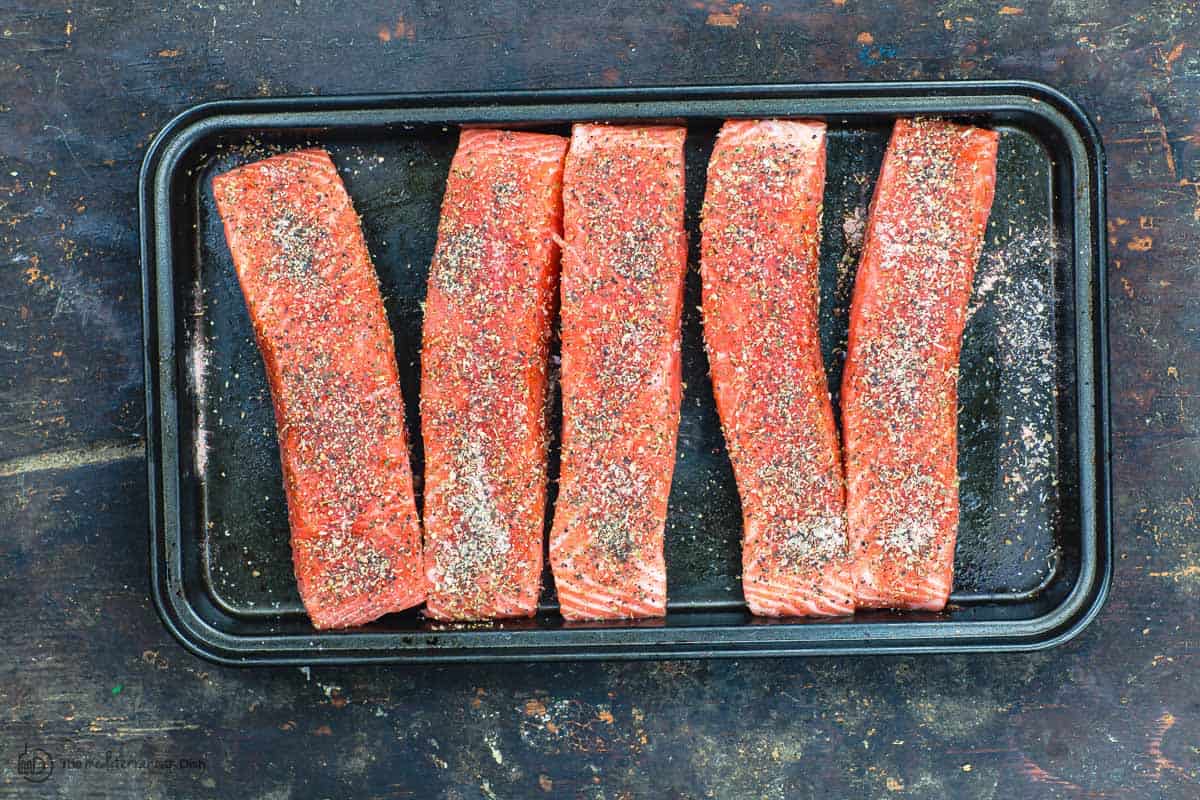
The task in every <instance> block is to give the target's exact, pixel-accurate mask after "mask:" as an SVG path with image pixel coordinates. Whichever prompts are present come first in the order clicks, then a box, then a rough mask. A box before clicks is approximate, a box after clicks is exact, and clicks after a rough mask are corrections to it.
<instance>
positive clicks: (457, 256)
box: [421, 130, 568, 620]
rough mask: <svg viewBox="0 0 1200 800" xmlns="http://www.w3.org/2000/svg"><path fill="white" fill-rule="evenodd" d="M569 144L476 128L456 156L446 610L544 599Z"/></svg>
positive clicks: (434, 495)
mask: <svg viewBox="0 0 1200 800" xmlns="http://www.w3.org/2000/svg"><path fill="white" fill-rule="evenodd" d="M567 141H568V140H567V139H566V138H565V137H562V136H549V135H546V134H540V133H513V132H509V131H497V130H464V131H463V132H462V134H461V136H460V138H459V142H458V150H457V152H456V153H455V154H454V160H453V161H452V162H451V164H450V176H449V179H448V180H447V183H446V194H445V196H444V199H443V200H442V217H441V223H440V225H439V228H438V244H437V249H436V251H435V252H434V256H433V264H432V266H431V267H430V272H429V291H428V293H427V295H426V300H425V320H424V332H423V342H422V347H421V430H422V437H423V439H424V443H425V570H426V575H427V577H428V580H429V599H428V601H427V604H426V614H427V615H428V616H431V617H433V618H435V619H442V620H480V619H498V618H506V617H523V616H531V615H532V614H533V613H534V612H535V611H536V610H537V602H538V594H539V592H540V589H541V574H542V545H543V542H542V530H543V526H544V520H545V510H546V446H547V439H546V375H547V358H548V355H549V346H550V325H551V321H552V317H553V314H554V306H555V302H556V292H557V288H558V266H559V248H558V244H557V242H556V240H557V239H558V238H559V237H560V236H561V234H562V170H563V157H564V156H565V155H566V151H567Z"/></svg>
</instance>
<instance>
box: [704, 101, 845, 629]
mask: <svg viewBox="0 0 1200 800" xmlns="http://www.w3.org/2000/svg"><path fill="white" fill-rule="evenodd" d="M824 187H825V125H824V124H823V123H820V122H805V121H798V120H738V121H730V122H726V123H725V124H724V125H723V126H722V128H721V132H720V133H719V134H718V136H717V141H716V145H715V147H714V148H713V153H712V158H711V160H710V161H709V163H708V188H707V190H706V193H705V196H704V215H703V221H702V223H701V232H702V243H701V268H700V269H701V276H702V280H703V283H702V286H703V307H702V308H703V311H704V339H705V344H706V345H707V349H708V357H709V365H710V368H711V371H712V381H713V392H714V394H715V395H716V400H717V412H718V413H719V415H720V417H721V427H722V429H723V431H724V433H725V441H726V444H727V446H728V448H729V456H730V460H731V461H732V463H733V470H734V475H735V477H736V479H737V485H738V493H739V494H740V495H741V499H742V515H743V534H742V588H743V590H744V592H745V595H746V602H747V604H748V605H749V606H750V610H751V611H752V612H753V613H755V614H759V615H763V616H772V617H780V616H838V615H845V614H851V613H853V611H854V593H853V587H852V584H851V580H850V569H849V567H850V559H849V557H848V550H847V541H846V517H845V511H846V509H845V488H844V484H843V478H842V461H841V455H840V453H839V452H838V434H837V427H836V424H835V422H834V419H833V407H832V404H831V403H830V400H829V388H828V385H827V383H826V378H825V365H824V362H823V361H822V359H821V342H820V335H819V333H818V328H817V311H818V306H819V289H818V270H819V266H820V262H819V255H818V249H819V246H820V238H821V201H822V193H823V191H824Z"/></svg>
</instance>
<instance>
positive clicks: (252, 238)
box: [213, 149, 425, 628]
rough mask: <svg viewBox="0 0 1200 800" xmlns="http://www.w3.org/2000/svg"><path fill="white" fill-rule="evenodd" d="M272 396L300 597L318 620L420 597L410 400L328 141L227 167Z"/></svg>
mask: <svg viewBox="0 0 1200 800" xmlns="http://www.w3.org/2000/svg"><path fill="white" fill-rule="evenodd" d="M213 193H214V195H215V197H216V202H217V209H218V211H219V213H220V215H221V219H222V220H223V222H224V225H225V236H226V239H227V240H228V242H229V249H230V251H231V253H232V255H233V263H234V267H235V268H236V270H237V276H238V281H239V282H240V284H241V287H242V294H243V295H244V297H245V300H246V306H247V308H248V310H249V312H250V320H251V323H252V324H253V327H254V335H255V337H256V339H257V341H258V346H259V349H260V350H261V351H262V356H263V362H264V364H265V366H266V372H267V380H268V383H269V385H270V388H271V398H272V401H273V403H274V409H275V422H276V427H277V434H278V438H279V452H280V456H281V460H282V462H283V482H284V489H285V491H286V495H287V507H288V520H289V522H290V526H291V536H292V554H293V559H294V566H295V570H296V581H297V583H298V584H299V588H300V598H301V600H303V602H304V607H305V609H306V610H307V612H308V615H309V617H310V618H311V619H312V622H313V625H314V626H316V627H317V628H341V627H349V626H353V625H360V624H363V623H366V622H369V621H371V620H373V619H376V618H377V617H379V616H381V615H383V614H387V613H389V612H392V611H400V610H402V609H406V608H409V607H411V606H415V605H417V604H419V603H420V602H422V601H423V600H424V599H425V581H424V575H423V572H422V569H421V564H422V561H421V530H420V526H419V523H418V521H417V513H416V508H415V505H414V503H413V486H412V472H411V470H410V466H409V455H408V446H407V442H406V434H405V428H404V403H403V400H402V398H401V395H400V383H399V374H398V372H397V369H396V357H395V352H394V349H393V343H392V332H391V329H390V328H389V327H388V322H387V317H386V316H385V314H384V309H383V301H382V298H381V297H380V294H379V282H378V278H377V277H376V275H375V270H374V268H373V267H372V264H371V257H370V254H369V253H368V251H367V245H366V242H365V241H364V240H363V235H362V231H361V229H360V228H359V221H358V216H357V215H356V214H355V213H354V208H353V206H352V204H351V201H350V197H349V195H348V194H347V193H346V190H345V188H344V187H343V185H342V181H341V178H340V177H339V176H338V172H337V169H336V168H335V167H334V165H333V162H332V161H331V160H330V158H329V154H328V153H326V152H325V151H324V150H318V149H310V150H298V151H295V152H290V153H285V154H283V155H278V156H274V157H272V158H268V159H265V160H263V161H259V162H256V163H254V164H250V165H247V166H244V167H239V168H238V169H234V170H232V171H229V172H226V173H224V174H222V175H218V176H216V177H215V178H214V179H213Z"/></svg>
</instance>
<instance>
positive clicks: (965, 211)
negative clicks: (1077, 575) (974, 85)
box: [842, 119, 999, 611]
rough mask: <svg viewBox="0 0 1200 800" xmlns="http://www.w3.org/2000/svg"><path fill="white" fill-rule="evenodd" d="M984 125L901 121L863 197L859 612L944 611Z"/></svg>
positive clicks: (856, 533)
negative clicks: (871, 192)
mask: <svg viewBox="0 0 1200 800" xmlns="http://www.w3.org/2000/svg"><path fill="white" fill-rule="evenodd" d="M998 141H999V137H998V135H997V134H996V133H995V132H994V131H989V130H982V129H979V128H971V127H966V126H962V125H955V124H952V123H949V122H944V121H940V120H934V119H917V120H904V119H902V120H898V121H897V122H896V125H895V128H894V130H893V132H892V138H891V142H890V143H889V144H888V149H887V153H886V155H885V156H884V160H883V167H882V169H881V171H880V174H879V182H878V184H877V185H876V187H875V196H874V199H873V200H872V202H871V211H870V216H869V218H868V222H867V231H866V239H865V242H864V246H863V254H862V260H861V262H860V264H859V268H858V275H857V278H856V280H855V287H854V297H853V300H852V303H851V308H850V339H849V345H848V353H847V358H846V370H845V373H844V376H843V383H842V426H843V432H844V435H845V448H846V491H847V497H846V509H847V522H848V526H849V533H850V542H851V547H852V549H853V552H854V553H855V561H854V567H853V571H854V582H855V597H856V603H857V605H858V606H859V607H860V608H897V609H923V610H930V611H937V610H940V609H942V608H943V607H944V606H945V604H946V601H947V599H948V598H949V595H950V588H951V584H952V578H953V570H954V543H955V538H956V536H957V532H958V474H957V460H958V443H957V411H958V408H957V406H958V388H957V382H958V356H959V351H960V349H961V346H962V333H963V326H964V325H965V322H966V312H967V303H968V301H969V300H970V295H971V283H972V277H973V274H974V271H975V264H976V262H977V261H978V260H979V251H980V249H981V248H982V246H983V236H984V229H985V228H986V227H987V220H988V214H989V212H990V210H991V205H992V196H993V194H994V191H995V183H996V150H997V145H998Z"/></svg>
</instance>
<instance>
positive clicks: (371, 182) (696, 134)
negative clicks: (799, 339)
mask: <svg viewBox="0 0 1200 800" xmlns="http://www.w3.org/2000/svg"><path fill="white" fill-rule="evenodd" d="M916 114H932V115H941V116H948V117H952V118H955V119H961V120H965V121H971V122H974V123H977V124H981V125H987V126H992V127H995V128H997V129H999V130H1000V131H1001V133H1002V136H1001V146H1000V156H999V170H998V180H997V192H996V200H995V205H994V207H993V211H992V217H991V221H990V224H989V228H988V233H987V239H986V245H985V248H984V252H983V255H982V257H981V261H980V266H979V269H978V277H977V279H976V287H975V297H974V298H973V300H972V304H973V305H972V316H971V319H970V322H969V324H968V326H967V332H966V335H965V338H964V350H963V357H962V367H961V378H960V395H961V397H960V413H959V439H960V450H961V453H960V459H959V471H960V475H961V478H962V484H961V487H960V498H961V507H962V519H961V523H960V532H959V545H958V550H957V555H956V568H955V591H954V594H953V595H952V599H951V604H950V606H949V607H948V608H947V610H946V611H945V612H943V613H940V614H932V613H893V612H871V613H863V614H859V615H857V616H855V617H853V618H849V619H840V620H767V619H761V618H755V617H752V616H751V615H750V614H749V613H748V612H747V610H746V606H745V604H744V602H743V599H742V596H741V589H740V585H739V577H738V576H739V571H740V570H739V540H740V535H741V531H740V527H741V526H740V508H739V504H738V499H737V491H736V487H735V485H734V483H733V476H732V472H731V469H730V466H729V461H728V457H727V455H726V452H725V449H724V444H723V441H722V437H721V433H720V428H719V425H718V422H717V418H716V414H715V409H714V404H713V400H712V387H711V385H710V383H709V380H708V375H707V372H708V368H707V363H706V360H705V356H704V352H703V347H702V344H701V335H700V320H699V313H698V311H697V309H696V306H697V305H698V303H699V279H698V274H697V273H696V270H695V265H696V261H697V249H698V227H697V222H698V213H699V205H700V201H701V199H702V195H703V190H704V170H705V165H706V162H707V156H708V153H709V151H710V149H711V146H712V140H713V136H714V134H715V131H716V129H717V127H718V126H719V124H720V122H721V120H722V119H725V118H730V117H762V116H791V117H809V118H818V119H822V120H825V121H826V123H827V124H828V127H829V146H828V178H827V185H826V190H825V206H824V209H825V211H824V228H823V241H822V246H821V250H822V274H821V289H822V291H821V303H822V331H821V334H822V342H823V346H824V350H825V357H826V364H827V368H828V370H829V374H830V385H831V387H833V388H834V390H835V394H836V388H837V386H838V383H839V380H840V372H841V360H842V358H843V356H844V345H845V335H846V326H847V308H848V304H849V296H850V288H851V287H852V285H853V278H854V270H855V267H856V265H857V252H858V246H859V241H860V238H861V228H862V222H863V220H864V216H863V215H864V213H865V209H866V207H867V204H868V202H869V200H870V197H871V192H872V189H873V186H874V181H875V176H876V172H877V171H878V167H879V163H880V160H881V158H882V154H883V150H884V146H885V144H886V141H887V136H888V133H889V130H890V126H891V123H892V121H893V120H894V119H895V118H896V117H898V116H908V115H916ZM579 120H606V121H649V120H654V121H661V120H671V121H675V122H677V123H684V124H686V125H687V126H688V130H689V134H688V139H687V149H686V153H687V164H686V166H687V192H688V197H687V200H688V203H687V209H688V215H687V225H688V230H689V235H690V237H691V253H690V262H691V266H692V269H691V270H690V272H689V275H688V283H687V312H686V314H685V319H684V332H683V343H684V352H683V361H684V380H685V381H686V389H685V392H684V402H683V411H682V420H681V424H680V435H679V451H678V458H677V466H676V472H675V480H674V485H673V490H672V494H671V503H670V513H669V519H668V530H667V543H666V551H667V564H668V574H669V578H668V581H669V583H668V595H669V602H668V613H667V616H666V618H665V619H664V620H659V621H653V622H627V623H591V624H566V623H564V622H563V620H562V618H561V617H560V616H559V614H558V613H557V610H556V609H557V607H556V604H555V601H554V591H553V581H552V580H551V577H550V576H549V574H547V576H546V581H545V583H546V589H545V592H544V596H543V602H542V604H541V609H540V611H539V613H538V614H537V616H536V617H535V618H534V619H531V620H524V621H513V622H505V623H493V624H476V625H467V626H454V625H446V624H442V623H435V622H432V621H430V620H426V619H424V618H423V617H422V616H421V614H420V612H419V611H418V610H413V611H409V612H405V613H400V614H393V615H389V616H387V617H385V618H384V619H382V620H379V621H378V622H376V623H373V624H371V625H367V626H365V627H363V628H359V629H355V630H351V631H337V632H319V631H316V630H314V629H313V628H312V626H311V625H310V624H309V622H308V620H307V618H306V617H305V615H304V613H303V610H302V608H301V606H300V603H299V598H298V596H297V593H296V589H295V582H294V578H293V576H292V567H291V556H290V550H289V544H288V527H287V517H286V506H285V501H284V496H283V487H282V478H281V474H280V468H279V456H278V452H277V449H276V440H275V432H274V423H273V418H272V412H271V405H270V397H269V394H268V391H267V386H266V378H265V373H264V370H263V366H262V362H261V360H260V357H259V355H258V352H257V349H256V348H255V345H254V342H253V336H252V332H251V329H250V325H249V320H248V317H247V314H246V310H245V307H244V304H243V302H242V299H241V295H240V293H239V290H238V286H237V280H236V276H235V275H234V272H233V269H232V265H231V262H230V258H229V254H228V252H227V249H226V247H225V242H224V237H223V235H222V231H221V226H220V223H219V220H218V219H217V217H216V214H215V210H214V207H213V200H212V196H211V186H210V179H211V177H212V175H214V174H215V173H217V172H220V171H222V170H224V169H227V168H229V167H232V166H235V165H237V164H241V163H245V162H247V161H251V160H255V159H258V158H261V157H263V156H265V155H268V154H270V153H273V152H278V151H279V150H283V149H288V148H291V147H296V146H300V145H307V144H316V145H321V146H324V147H327V148H328V149H329V150H330V152H331V153H332V155H333V158H334V161H335V162H336V163H337V164H338V167H339V170H340V171H341V173H342V175H343V178H344V179H345V182H346V185H347V188H348V190H349V192H350V194H351V196H352V197H353V199H354V202H355V205H356V208H357V210H358V212H359V214H360V215H361V216H362V220H363V225H364V230H365V233H366V238H367V241H368V243H369V245H370V247H371V250H372V253H373V256H374V258H375V264H376V268H377V270H378V272H379V277H380V282H381V286H382V289H383V293H384V297H385V305H386V307H387V311H388V314H389V319H390V321H391V323H392V327H393V329H394V333H395V341H396V351H397V352H396V355H397V361H398V363H399V365H400V371H401V376H402V383H403V390H404V393H405V397H406V400H407V402H408V410H407V411H408V424H409V428H410V431H411V433H412V437H411V438H412V441H413V451H414V452H413V465H414V472H415V474H416V476H417V488H418V495H419V492H420V488H421V484H420V477H421V473H422V455H421V448H420V441H421V439H420V420H419V417H418V414H417V404H416V400H417V397H418V393H419V388H420V387H419V369H418V359H419V356H420V353H419V350H420V324H421V303H422V300H423V298H424V293H425V281H426V275H427V268H428V263H429V259H430V256H431V254H432V251H433V246H434V241H435V237H436V227H437V219H438V207H439V204H440V201H441V195H442V192H443V190H444V185H445V178H446V173H447V169H448V166H449V161H450V157H451V155H452V154H453V151H454V147H455V144H456V140H457V134H456V132H457V127H458V126H460V125H464V124H474V125H503V126H507V127H519V128H533V129H537V130H546V131H557V132H562V133H566V132H567V131H568V130H569V126H570V123H571V122H574V121H579ZM1104 230H1105V220H1104V158H1103V152H1102V149H1101V145H1100V140H1099V137H1098V135H1097V133H1096V130H1095V128H1094V127H1093V126H1092V124H1091V122H1090V121H1089V120H1088V118H1087V116H1086V114H1084V113H1083V112H1082V111H1081V110H1080V108H1079V107H1078V106H1077V105H1075V104H1074V103H1073V102H1072V101H1070V100H1069V99H1068V98H1066V97H1064V96H1063V95H1062V94H1060V93H1059V92H1057V91H1055V90H1054V89H1052V88H1050V87H1047V86H1043V85H1040V84H1034V83H1028V82H939V83H869V84H815V85H771V86H729V87H674V88H646V89H627V90H580V91H541V92H523V93H486V94H457V93H456V94H437V95H371V96H347V97H320V98H314V97H305V98H267V99H254V100H231V101H222V102H215V103H207V104H204V105H200V106H197V107H195V108H193V109H191V110H189V111H187V112H186V113H184V114H182V115H180V116H179V117H177V118H176V119H174V120H173V121H171V122H170V123H169V124H168V125H167V126H166V127H165V128H164V129H163V131H162V132H161V133H160V134H159V136H158V138H157V139H155V141H154V142H153V144H152V145H151V146H150V148H149V150H148V152H147V154H146V159H145V163H144V165H143V168H142V173H141V235H142V280H143V305H144V315H145V316H144V323H145V357H146V362H145V368H146V403H147V415H146V418H147V442H148V454H149V486H150V500H151V503H150V506H151V518H150V530H151V553H150V555H151V577H152V593H153V596H154V601H155V604H156V605H157V607H158V610H159V612H160V614H161V616H162V618H163V620H164V622H165V623H166V625H167V627H168V628H169V629H170V630H171V631H172V632H173V633H174V634H175V635H176V636H177V637H178V638H179V639H180V641H181V642H183V644H184V645H186V646H187V647H188V648H190V649H191V650H193V651H194V652H196V653H198V654H200V655H202V656H205V657H207V658H211V659H214V660H217V661H220V662H226V663H234V664H308V663H316V662H340V663H361V662H387V661H391V662H434V661H502V660H504V661H521V660H546V659H558V660H574V659H598V658H700V657H714V656H737V657H746V656H779V655H806V654H867V653H913V652H951V651H1004V650H1033V649H1038V648H1043V647H1048V646H1051V645H1055V644H1058V643H1060V642H1063V641H1065V640H1067V639H1069V638H1070V637H1072V636H1074V635H1075V634H1076V633H1078V632H1079V631H1080V630H1081V629H1082V628H1083V626H1085V625H1086V624H1087V623H1088V622H1089V621H1090V620H1091V619H1092V618H1094V617H1095V615H1096V613H1097V612H1098V610H1099V608H1100V606H1101V604H1102V603H1103V601H1104V598H1105V595H1106V593H1107V590H1108V586H1109V583H1110V579H1111V570H1112V542H1111V523H1110V488H1109V486H1110V477H1109V421H1108V420H1109V409H1108V389H1107V371H1108V353H1107V345H1106V327H1105V316H1106V314H1105V307H1106V303H1107V292H1106V289H1105V270H1104V265H1105V249H1104V247H1105V241H1104ZM552 405H553V406H554V409H553V411H552V414H553V415H554V417H555V420H554V421H555V423H556V424H555V425H554V426H553V427H554V428H555V429H557V416H558V414H559V411H558V408H557V403H556V402H555V403H552ZM556 462H557V442H554V443H553V446H552V455H551V477H552V478H553V476H554V472H555V471H556V468H557V463H556ZM554 488H555V487H554V483H553V480H552V482H551V499H553V496H554ZM419 502H420V497H419V496H418V503H419ZM549 513H550V510H548V515H549Z"/></svg>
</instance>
